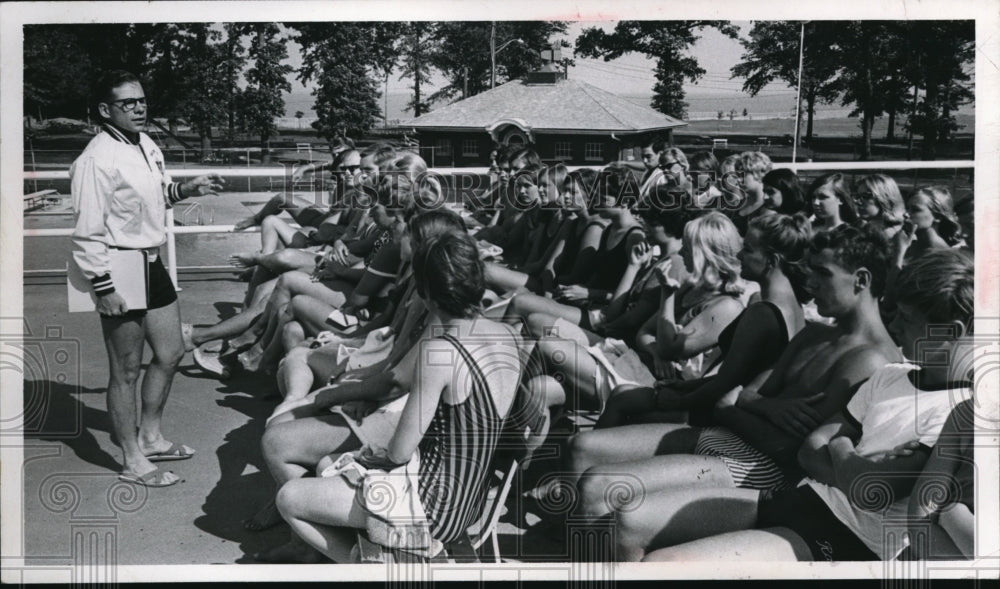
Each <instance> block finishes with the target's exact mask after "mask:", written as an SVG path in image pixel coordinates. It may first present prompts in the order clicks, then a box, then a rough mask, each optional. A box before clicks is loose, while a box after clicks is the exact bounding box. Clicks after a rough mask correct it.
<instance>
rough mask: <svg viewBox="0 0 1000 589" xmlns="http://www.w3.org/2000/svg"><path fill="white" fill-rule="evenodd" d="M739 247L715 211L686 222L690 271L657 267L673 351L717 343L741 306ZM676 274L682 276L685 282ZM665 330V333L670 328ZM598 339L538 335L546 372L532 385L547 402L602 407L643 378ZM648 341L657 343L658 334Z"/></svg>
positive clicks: (565, 332)
mask: <svg viewBox="0 0 1000 589" xmlns="http://www.w3.org/2000/svg"><path fill="white" fill-rule="evenodd" d="M738 248H739V236H738V235H736V230H735V228H733V227H732V223H731V222H730V221H729V219H727V218H726V217H725V216H723V215H722V214H721V213H711V214H709V215H705V216H703V217H699V218H697V219H694V220H692V221H690V222H688V223H687V224H686V225H685V226H684V240H683V245H682V246H681V251H682V254H683V255H682V257H683V264H684V266H685V270H686V272H687V273H689V274H687V276H686V277H685V276H684V275H681V274H678V273H677V271H676V270H673V269H672V268H667V269H664V268H663V267H662V266H660V267H658V268H657V269H656V270H654V272H655V275H656V276H659V277H661V278H660V279H659V282H660V292H661V294H660V303H661V305H660V306H661V309H662V307H664V306H665V307H667V310H668V311H669V314H670V318H669V321H670V322H671V326H672V327H670V328H669V329H671V330H672V333H673V339H671V340H670V341H674V339H676V340H677V342H678V344H677V346H678V347H677V348H676V350H677V351H676V352H674V353H678V354H687V357H692V356H695V355H698V354H700V353H701V352H704V351H705V350H706V349H709V348H711V347H714V346H715V345H716V343H717V339H718V334H719V333H720V332H721V331H722V328H723V327H724V326H725V325H727V324H728V323H729V322H730V321H731V320H732V319H734V318H735V317H736V316H737V315H738V314H739V312H740V311H741V310H742V308H743V306H742V304H741V303H740V302H739V300H738V298H737V295H736V293H735V292H732V291H733V290H734V285H735V284H736V281H737V280H738V279H739V277H738V275H737V273H738V272H739V265H738V262H737V260H736V253H737V251H738ZM678 278H680V279H682V280H684V285H683V286H681V284H680V280H678ZM680 291H684V293H686V294H684V295H680V296H681V297H682V299H683V300H682V303H681V305H678V308H680V309H681V311H680V313H681V315H682V316H683V317H682V319H683V321H682V322H681V323H679V324H677V323H673V321H674V312H673V309H674V305H673V304H672V303H670V301H671V300H672V299H673V298H674V297H676V296H678V295H679V292H680ZM659 314H660V311H659V310H657V312H656V313H654V315H652V316H651V317H652V318H656V317H657V315H659ZM664 321H667V320H664ZM647 324H648V322H647ZM696 325H697V327H696ZM678 326H679V327H680V328H679V329H678ZM654 329H655V327H654ZM688 330H690V331H688ZM663 333H664V337H665V338H666V337H667V335H668V334H667V329H666V328H665V329H664V330H663ZM641 336H642V334H641V332H640V337H641ZM655 336H656V334H655V333H654V334H653V337H654V338H655ZM594 339H595V340H596V341H591V339H590V337H588V335H587V334H586V333H580V332H579V330H573V329H561V330H560V332H559V333H558V334H553V335H551V336H545V337H542V338H540V339H539V340H538V345H537V346H536V348H535V351H534V357H533V359H534V360H535V361H534V362H531V363H529V364H530V366H532V367H538V369H539V371H540V372H542V374H544V375H545V376H534V377H533V378H532V379H531V381H530V382H529V386H530V387H533V388H535V389H536V390H538V391H544V398H545V399H547V401H548V406H549V407H553V406H557V405H561V404H563V403H567V404H568V405H569V406H571V407H574V408H581V409H582V408H589V409H600V408H601V407H602V406H603V405H604V403H605V402H606V401H607V399H608V397H609V396H610V394H611V391H612V390H614V388H615V387H616V386H618V385H619V384H625V383H626V382H630V383H632V384H634V382H632V381H633V379H635V378H641V377H642V371H641V370H640V371H639V373H638V374H636V373H633V374H630V375H623V374H620V372H619V370H618V369H616V368H615V366H614V360H615V359H616V357H617V356H624V355H625V354H627V352H623V353H621V354H614V353H613V352H612V350H611V349H610V348H609V346H607V345H600V344H602V343H605V342H604V340H603V338H600V337H597V338H594ZM650 341H651V342H652V343H653V344H655V339H651V340H650ZM665 341H666V340H665ZM608 343H610V342H608ZM671 350H673V348H671ZM657 353H659V352H658V351H657ZM646 373H647V374H648V370H646Z"/></svg>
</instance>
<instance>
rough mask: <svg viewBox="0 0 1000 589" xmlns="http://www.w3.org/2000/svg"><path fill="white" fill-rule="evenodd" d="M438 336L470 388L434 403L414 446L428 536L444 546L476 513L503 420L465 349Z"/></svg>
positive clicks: (480, 506)
mask: <svg viewBox="0 0 1000 589" xmlns="http://www.w3.org/2000/svg"><path fill="white" fill-rule="evenodd" d="M443 337H444V339H446V340H448V341H449V342H451V344H452V345H453V346H455V348H456V349H457V350H458V351H459V353H460V355H461V356H462V359H463V360H464V361H465V365H466V366H467V367H468V369H469V371H470V372H471V378H472V390H471V392H470V393H469V396H468V398H466V399H465V400H464V401H462V402H461V403H458V404H455V405H451V404H449V403H445V402H444V401H443V400H442V401H440V402H439V403H438V406H437V411H436V412H435V414H434V419H433V420H432V421H431V424H430V426H429V427H428V428H427V433H426V434H425V435H424V438H423V440H421V442H420V446H419V450H420V475H419V484H418V487H419V489H418V490H419V494H420V501H421V503H422V504H423V506H424V511H425V512H426V514H427V519H428V521H429V522H430V524H431V535H433V536H434V537H435V538H437V539H438V540H440V541H442V542H444V543H448V542H453V541H455V540H457V539H459V538H461V537H462V535H463V534H464V533H465V531H466V529H467V528H468V527H469V526H470V525H472V523H474V522H475V521H476V519H477V518H478V517H479V516H480V515H481V512H482V508H483V502H484V501H485V499H486V485H487V484H488V482H489V480H490V476H491V475H492V472H493V471H492V468H490V465H491V464H492V462H493V455H494V453H495V451H496V447H497V442H498V440H499V438H500V434H501V432H502V430H503V425H504V420H503V419H502V418H501V417H500V415H499V414H498V413H497V410H496V406H495V405H494V403H493V397H492V396H491V395H490V391H489V388H488V386H487V384H486V378H485V377H484V376H483V373H482V371H481V370H480V368H479V366H478V365H477V364H476V362H475V361H474V360H473V358H472V356H471V355H470V354H469V352H468V350H466V349H465V347H464V346H462V344H460V343H459V342H458V340H456V339H455V338H454V337H452V336H451V335H448V334H445V335H444V336H443Z"/></svg>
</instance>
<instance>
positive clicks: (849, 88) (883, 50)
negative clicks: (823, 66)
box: [827, 21, 898, 160]
mask: <svg viewBox="0 0 1000 589" xmlns="http://www.w3.org/2000/svg"><path fill="white" fill-rule="evenodd" d="M827 26H829V27H830V28H831V29H833V30H835V31H836V37H837V50H836V51H834V52H833V53H835V54H836V55H837V57H838V59H840V60H841V62H842V63H843V64H845V65H844V66H843V67H841V69H840V76H839V77H838V78H837V81H836V83H835V85H834V87H835V88H836V89H837V90H839V91H840V92H841V96H842V98H841V104H843V105H845V106H846V105H854V110H853V111H851V113H850V115H849V116H852V117H853V116H857V117H859V118H860V123H861V154H860V159H862V160H867V159H869V158H870V157H871V153H872V144H871V142H872V127H873V126H874V124H875V119H876V118H878V117H879V116H881V115H882V114H883V113H885V112H886V110H887V108H888V105H889V104H890V103H891V102H893V101H894V100H895V98H893V97H891V92H892V91H893V90H894V89H898V85H897V84H896V83H895V82H894V75H896V74H895V71H894V69H893V66H894V62H893V58H892V57H893V52H894V50H895V49H896V48H897V47H898V38H894V36H893V32H894V30H893V27H892V26H891V24H890V23H886V22H880V21H843V22H839V21H838V22H835V23H827Z"/></svg>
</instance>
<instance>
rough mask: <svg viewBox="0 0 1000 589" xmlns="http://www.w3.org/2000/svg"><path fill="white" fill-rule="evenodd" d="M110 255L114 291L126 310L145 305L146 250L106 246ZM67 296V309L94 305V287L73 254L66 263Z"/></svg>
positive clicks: (87, 308)
mask: <svg viewBox="0 0 1000 589" xmlns="http://www.w3.org/2000/svg"><path fill="white" fill-rule="evenodd" d="M108 256H109V257H110V258H111V281H112V282H113V283H114V285H115V292H116V293H118V294H119V295H120V296H121V297H122V298H123V299H125V304H126V305H128V310H129V311H133V310H136V309H145V308H146V305H147V303H146V300H147V299H146V292H147V291H148V290H149V269H148V266H147V264H146V252H144V251H142V250H116V249H112V250H108ZM66 275H67V280H66V296H67V299H68V300H69V312H70V313H82V312H88V311H94V310H96V309H97V295H96V294H94V287H93V285H92V284H91V283H90V281H89V280H87V278H86V277H85V276H84V275H83V272H82V271H81V270H80V267H79V266H77V264H76V260H74V259H73V258H72V257H71V258H70V259H69V262H68V263H67V264H66Z"/></svg>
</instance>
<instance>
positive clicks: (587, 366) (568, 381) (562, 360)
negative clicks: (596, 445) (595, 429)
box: [532, 337, 601, 408]
mask: <svg viewBox="0 0 1000 589" xmlns="http://www.w3.org/2000/svg"><path fill="white" fill-rule="evenodd" d="M532 354H534V355H536V356H537V357H540V358H541V366H543V370H544V371H545V373H546V374H549V375H552V376H555V377H556V379H557V380H559V381H560V383H561V384H562V387H563V389H564V390H565V391H566V404H567V405H568V406H570V407H573V408H585V407H599V406H600V404H601V399H599V398H598V396H597V390H596V382H595V380H594V375H595V374H596V372H597V363H596V362H595V361H594V359H593V357H591V355H590V354H589V353H588V352H587V351H586V350H585V349H584V348H583V347H581V346H580V345H579V344H577V343H576V342H575V341H572V340H565V339H562V338H547V337H546V338H542V339H540V340H538V345H537V346H535V350H534V351H533V352H532Z"/></svg>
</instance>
